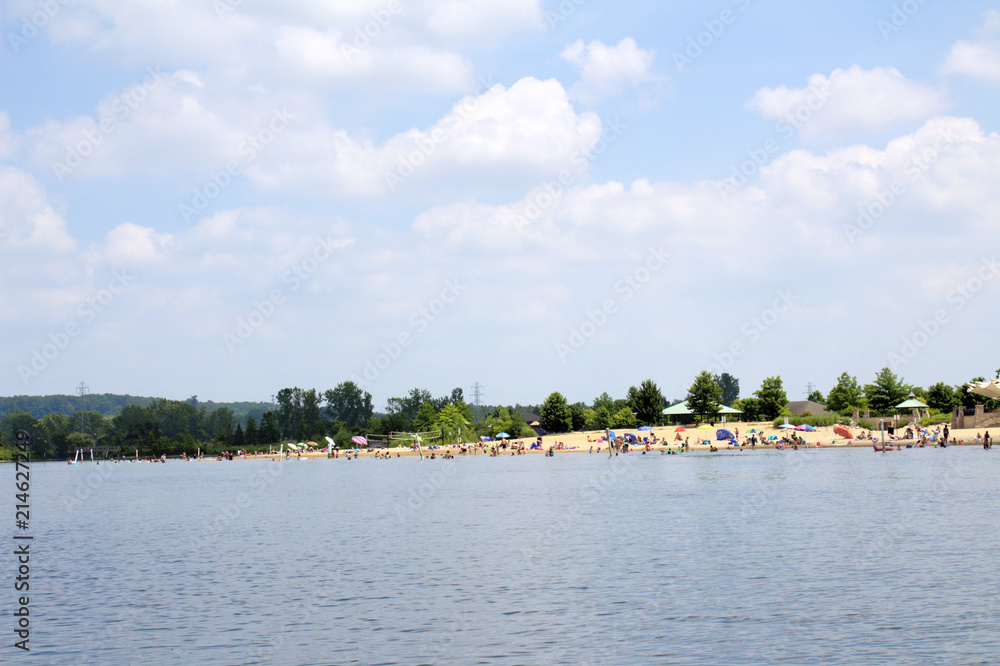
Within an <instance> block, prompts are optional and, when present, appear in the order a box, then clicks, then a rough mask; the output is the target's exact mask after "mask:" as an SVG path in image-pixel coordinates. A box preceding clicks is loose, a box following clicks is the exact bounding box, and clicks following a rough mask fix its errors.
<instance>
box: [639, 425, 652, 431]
mask: <svg viewBox="0 0 1000 666" xmlns="http://www.w3.org/2000/svg"><path fill="white" fill-rule="evenodd" d="M639 430H640V431H641V432H649V431H650V430H652V428H650V427H649V426H641V427H640V428H639Z"/></svg>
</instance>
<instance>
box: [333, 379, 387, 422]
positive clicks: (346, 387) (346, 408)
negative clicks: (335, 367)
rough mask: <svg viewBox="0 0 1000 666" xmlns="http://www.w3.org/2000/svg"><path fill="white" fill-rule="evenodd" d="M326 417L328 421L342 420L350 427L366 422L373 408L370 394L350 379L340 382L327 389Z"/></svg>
mask: <svg viewBox="0 0 1000 666" xmlns="http://www.w3.org/2000/svg"><path fill="white" fill-rule="evenodd" d="M324 398H326V417H327V418H328V419H329V420H330V421H343V422H344V423H346V424H347V425H348V426H350V427H352V428H353V427H356V426H362V425H364V424H366V423H368V419H370V418H371V417H372V414H373V413H374V411H375V410H374V409H373V407H372V394H371V393H368V392H367V391H362V390H361V388H360V387H359V386H358V385H357V384H355V383H354V382H352V381H346V382H341V383H340V384H337V386H336V387H334V388H332V389H327V391H326V393H325V394H324Z"/></svg>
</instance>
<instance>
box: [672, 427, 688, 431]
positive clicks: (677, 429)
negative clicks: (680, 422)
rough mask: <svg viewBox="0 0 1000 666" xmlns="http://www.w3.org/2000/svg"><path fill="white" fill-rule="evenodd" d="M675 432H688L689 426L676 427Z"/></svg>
mask: <svg viewBox="0 0 1000 666" xmlns="http://www.w3.org/2000/svg"><path fill="white" fill-rule="evenodd" d="M674 432H687V428H684V427H680V428H674Z"/></svg>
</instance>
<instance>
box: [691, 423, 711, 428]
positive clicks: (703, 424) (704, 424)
mask: <svg viewBox="0 0 1000 666" xmlns="http://www.w3.org/2000/svg"><path fill="white" fill-rule="evenodd" d="M711 429H712V426H710V425H708V424H707V423H702V424H701V425H700V426H698V427H697V428H695V430H711Z"/></svg>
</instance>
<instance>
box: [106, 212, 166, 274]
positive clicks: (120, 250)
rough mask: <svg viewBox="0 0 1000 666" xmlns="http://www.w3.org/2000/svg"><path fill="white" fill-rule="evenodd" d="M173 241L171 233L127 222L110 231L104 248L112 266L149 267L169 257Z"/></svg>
mask: <svg viewBox="0 0 1000 666" xmlns="http://www.w3.org/2000/svg"><path fill="white" fill-rule="evenodd" d="M172 242H173V237H172V236H171V235H170V234H166V233H158V232H157V231H156V230H155V229H152V228H151V227H143V226H140V225H138V224H133V223H132V222H125V223H124V224H120V225H118V226H117V227H115V228H114V229H112V230H111V231H109V232H108V235H107V237H106V238H105V241H104V248H105V254H106V257H107V261H108V263H109V264H110V265H111V266H147V267H148V266H149V265H150V264H151V263H160V262H161V261H164V260H165V259H166V258H167V254H168V252H169V249H170V246H171V245H172Z"/></svg>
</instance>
